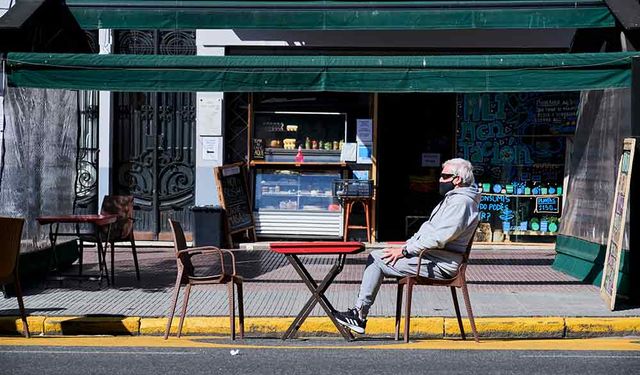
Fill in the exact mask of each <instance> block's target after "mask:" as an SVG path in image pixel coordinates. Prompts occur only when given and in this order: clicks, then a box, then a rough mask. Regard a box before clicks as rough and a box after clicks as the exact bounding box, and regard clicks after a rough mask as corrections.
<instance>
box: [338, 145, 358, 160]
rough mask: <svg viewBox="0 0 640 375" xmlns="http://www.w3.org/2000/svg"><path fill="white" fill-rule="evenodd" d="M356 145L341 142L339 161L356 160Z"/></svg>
mask: <svg viewBox="0 0 640 375" xmlns="http://www.w3.org/2000/svg"><path fill="white" fill-rule="evenodd" d="M357 152H358V145H357V144H356V143H343V144H342V151H341V152H340V161H356V157H357Z"/></svg>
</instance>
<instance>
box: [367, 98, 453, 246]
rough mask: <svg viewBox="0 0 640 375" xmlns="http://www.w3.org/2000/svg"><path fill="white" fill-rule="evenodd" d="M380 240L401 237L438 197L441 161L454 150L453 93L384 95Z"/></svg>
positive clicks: (380, 131) (380, 135) (380, 123)
mask: <svg viewBox="0 0 640 375" xmlns="http://www.w3.org/2000/svg"><path fill="white" fill-rule="evenodd" d="M378 100H379V106H378V168H379V172H378V182H377V185H378V195H377V223H378V224H377V229H378V236H377V240H378V241H403V240H405V239H407V238H408V237H409V236H411V235H413V233H414V232H415V231H416V230H417V229H418V228H419V226H420V224H421V223H422V222H423V221H424V219H425V218H426V217H427V216H428V215H429V213H430V212H431V210H432V209H433V207H435V205H436V204H437V203H438V202H439V200H440V196H439V194H438V176H439V173H440V167H441V164H442V162H444V161H445V160H447V159H450V158H452V157H453V155H454V152H455V129H456V95H455V94H380V95H379V99H378Z"/></svg>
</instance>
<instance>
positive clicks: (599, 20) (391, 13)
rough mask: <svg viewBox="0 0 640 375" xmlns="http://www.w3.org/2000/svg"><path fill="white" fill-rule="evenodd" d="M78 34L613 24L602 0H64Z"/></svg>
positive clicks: (577, 26)
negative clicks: (100, 30) (94, 31)
mask: <svg viewBox="0 0 640 375" xmlns="http://www.w3.org/2000/svg"><path fill="white" fill-rule="evenodd" d="M66 3H67V5H68V7H69V9H70V10H71V11H72V13H73V14H74V16H75V17H76V19H77V20H78V22H79V23H80V25H81V26H82V27H84V28H85V29H98V28H107V29H171V30H173V29H280V30H282V29H287V30H295V29H298V30H443V29H502V28H518V29H554V28H601V27H614V26H615V19H614V17H613V15H612V14H611V12H610V11H609V8H607V6H606V4H605V2H604V0H572V1H568V0H435V1H425V0H413V1H411V0H404V1H403V0H400V1H389V0H386V1H385V0H382V1H375V0H373V1H357V0H331V1H314V0H311V1H287V0H285V1H281V0H262V1H252V0H219V1H215V0H213V1H211V0H199V1H198V0H187V1H172V0H67V2H66Z"/></svg>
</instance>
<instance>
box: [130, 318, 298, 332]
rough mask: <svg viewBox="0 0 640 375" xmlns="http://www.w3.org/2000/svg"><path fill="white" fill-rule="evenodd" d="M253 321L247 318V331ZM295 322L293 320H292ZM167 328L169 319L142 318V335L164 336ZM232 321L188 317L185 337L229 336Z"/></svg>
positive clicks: (173, 328)
mask: <svg viewBox="0 0 640 375" xmlns="http://www.w3.org/2000/svg"><path fill="white" fill-rule="evenodd" d="M250 320H253V319H247V318H245V321H244V325H245V331H246V330H247V323H248V322H249V321H250ZM292 320H293V319H292ZM179 322H180V318H179V317H174V318H173V321H172V322H171V334H172V335H175V334H176V332H178V324H179ZM166 328H167V318H140V334H141V335H164V331H165V329H166ZM230 328H231V324H230V320H229V318H228V317H186V318H185V319H184V325H183V326H182V334H183V335H229V334H230ZM238 332H240V328H239V322H238V318H236V333H238Z"/></svg>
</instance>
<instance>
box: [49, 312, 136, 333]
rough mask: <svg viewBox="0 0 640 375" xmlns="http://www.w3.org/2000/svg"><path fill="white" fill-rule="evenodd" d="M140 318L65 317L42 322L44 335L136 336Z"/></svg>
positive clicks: (50, 318)
mask: <svg viewBox="0 0 640 375" xmlns="http://www.w3.org/2000/svg"><path fill="white" fill-rule="evenodd" d="M139 331H140V318H138V317H118V316H65V317H48V318H46V319H45V320H44V334H45V335H137V334H138V332H139Z"/></svg>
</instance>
